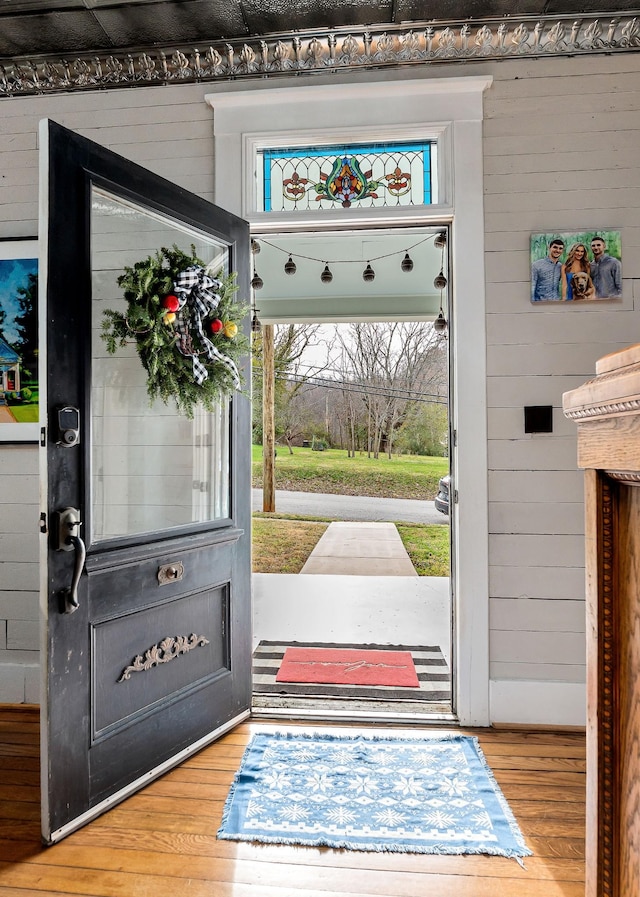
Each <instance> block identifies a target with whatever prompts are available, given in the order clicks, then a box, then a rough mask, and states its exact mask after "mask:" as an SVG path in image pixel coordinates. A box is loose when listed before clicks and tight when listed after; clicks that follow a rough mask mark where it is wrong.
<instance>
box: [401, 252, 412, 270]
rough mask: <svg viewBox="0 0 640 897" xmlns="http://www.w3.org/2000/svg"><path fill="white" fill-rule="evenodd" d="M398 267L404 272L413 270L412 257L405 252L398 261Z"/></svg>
mask: <svg viewBox="0 0 640 897" xmlns="http://www.w3.org/2000/svg"><path fill="white" fill-rule="evenodd" d="M400 268H401V270H402V271H405V272H406V273H409V271H413V259H412V258H411V256H410V255H409V253H408V252H405V254H404V258H403V259H402V261H401V262H400Z"/></svg>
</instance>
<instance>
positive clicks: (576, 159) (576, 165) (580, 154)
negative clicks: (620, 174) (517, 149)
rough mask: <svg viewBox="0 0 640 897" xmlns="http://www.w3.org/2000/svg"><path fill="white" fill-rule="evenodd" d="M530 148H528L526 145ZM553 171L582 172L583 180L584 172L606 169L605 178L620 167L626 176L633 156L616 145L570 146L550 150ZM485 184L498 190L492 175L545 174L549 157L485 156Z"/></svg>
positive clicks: (563, 173) (535, 155)
mask: <svg viewBox="0 0 640 897" xmlns="http://www.w3.org/2000/svg"><path fill="white" fill-rule="evenodd" d="M530 149H531V148H530ZM553 169H554V171H553V174H554V175H556V173H557V174H558V175H559V176H560V177H563V176H564V175H565V174H571V175H573V174H575V172H576V171H580V172H582V178H583V182H584V172H585V171H602V170H606V171H607V177H611V176H612V173H613V172H617V171H619V170H624V171H626V172H628V176H629V177H630V178H633V177H635V168H634V167H633V158H632V157H631V155H630V153H629V151H628V150H624V149H622V148H619V147H614V148H613V149H602V148H597V147H591V145H590V144H588V145H587V146H586V147H584V148H582V147H578V146H574V147H572V148H570V149H567V150H566V151H565V152H562V153H554V156H553ZM484 171H485V184H486V185H487V186H488V188H495V189H497V192H500V190H499V188H500V186H501V185H500V183H499V182H498V183H497V184H496V183H494V180H495V179H496V178H503V177H511V176H516V177H523V176H526V175H529V174H531V175H533V174H537V175H547V174H548V173H549V157H548V156H547V154H546V153H543V154H541V153H532V152H531V151H529V153H522V154H519V155H512V156H501V155H500V154H497V155H486V156H485V161H484Z"/></svg>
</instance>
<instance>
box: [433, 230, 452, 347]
mask: <svg viewBox="0 0 640 897" xmlns="http://www.w3.org/2000/svg"><path fill="white" fill-rule="evenodd" d="M433 245H434V246H436V247H437V248H438V249H440V251H441V252H440V273H439V274H436V277H435V280H434V281H433V285H434V287H435V288H436V290H440V311H439V312H438V317H437V318H436V319H435V321H434V322H433V329H434V330H435V332H436V333H441V334H445V335H446V331H447V328H448V326H449V325H448V323H447V319H446V318H445V316H444V311H443V309H442V297H443V291H444V289H445V287H446V286H447V278H446V277H445V276H444V251H445V249H446V246H447V232H446V231H441V232H440V233H439V234H436V238H435V240H434V241H433Z"/></svg>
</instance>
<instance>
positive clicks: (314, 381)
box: [276, 374, 449, 405]
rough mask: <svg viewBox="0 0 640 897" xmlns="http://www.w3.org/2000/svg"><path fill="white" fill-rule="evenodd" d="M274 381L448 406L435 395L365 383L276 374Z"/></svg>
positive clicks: (444, 400)
mask: <svg viewBox="0 0 640 897" xmlns="http://www.w3.org/2000/svg"><path fill="white" fill-rule="evenodd" d="M276 380H282V381H284V382H287V381H293V382H294V383H302V384H306V385H308V386H312V387H313V388H314V389H337V390H340V392H351V393H354V394H356V395H366V396H380V397H382V398H386V399H400V400H402V401H406V402H420V403H422V404H424V405H448V404H449V403H448V401H447V400H446V399H444V398H442V397H440V396H438V395H437V394H435V393H433V394H428V393H419V392H415V391H413V390H409V389H406V390H404V389H395V388H393V387H386V388H383V387H379V386H374V385H372V384H366V383H353V382H350V381H348V380H323V379H322V378H319V377H297V376H295V375H291V374H289V375H285V374H276Z"/></svg>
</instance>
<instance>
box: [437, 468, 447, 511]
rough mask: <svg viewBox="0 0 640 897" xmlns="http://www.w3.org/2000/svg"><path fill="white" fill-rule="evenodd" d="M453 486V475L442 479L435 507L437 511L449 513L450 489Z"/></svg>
mask: <svg viewBox="0 0 640 897" xmlns="http://www.w3.org/2000/svg"><path fill="white" fill-rule="evenodd" d="M450 485H451V474H449V473H448V474H447V475H446V476H444V477H442V478H441V479H440V481H439V483H438V494H437V495H436V497H435V506H436V510H437V511H441V512H442V513H443V514H448V513H449V487H450Z"/></svg>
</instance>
